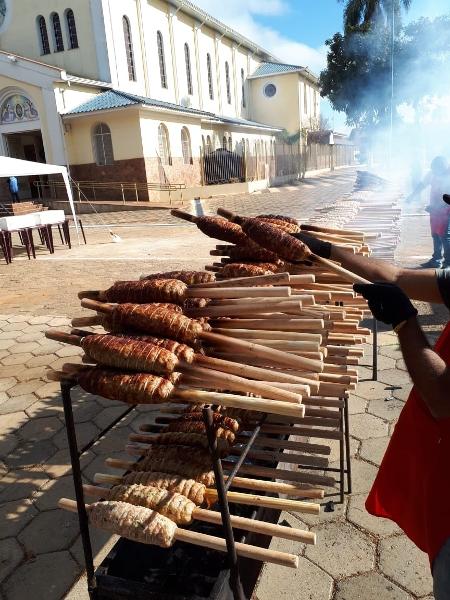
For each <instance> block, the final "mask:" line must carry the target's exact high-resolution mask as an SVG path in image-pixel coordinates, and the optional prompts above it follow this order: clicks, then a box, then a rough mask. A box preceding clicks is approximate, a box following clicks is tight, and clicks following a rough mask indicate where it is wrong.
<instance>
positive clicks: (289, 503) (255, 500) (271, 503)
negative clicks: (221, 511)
mask: <svg viewBox="0 0 450 600" xmlns="http://www.w3.org/2000/svg"><path fill="white" fill-rule="evenodd" d="M207 496H208V498H209V499H210V500H211V501H215V500H217V491H216V490H212V489H210V490H208V491H207ZM227 500H228V501H229V502H233V503H234V504H250V505H254V506H262V507H264V508H275V509H277V510H287V511H292V512H301V513H305V514H308V515H318V514H320V504H312V503H311V502H301V501H299V500H285V499H283V498H271V497H270V496H256V495H254V494H242V493H241V492H228V494H227Z"/></svg>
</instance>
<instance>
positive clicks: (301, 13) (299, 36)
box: [193, 0, 450, 131]
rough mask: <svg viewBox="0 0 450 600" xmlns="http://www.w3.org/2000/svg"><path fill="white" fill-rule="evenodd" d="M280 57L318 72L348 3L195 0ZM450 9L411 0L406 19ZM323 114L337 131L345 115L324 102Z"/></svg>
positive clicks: (431, 0)
mask: <svg viewBox="0 0 450 600" xmlns="http://www.w3.org/2000/svg"><path fill="white" fill-rule="evenodd" d="M193 1H194V3H195V4H197V5H198V6H200V7H202V8H204V9H205V10H207V11H208V12H209V13H211V14H212V15H214V16H215V17H217V18H218V19H221V20H222V21H224V22H225V23H227V24H228V25H230V26H231V27H233V28H234V29H236V30H237V31H239V32H240V33H242V34H243V35H246V36H247V37H249V38H250V39H251V40H253V41H255V42H257V43H258V44H260V45H261V46H262V47H263V48H266V49H267V50H269V51H270V52H271V53H273V54H274V55H275V56H277V57H278V58H279V59H280V60H283V61H285V62H288V63H292V64H298V65H302V66H307V67H309V68H310V69H311V70H312V71H313V72H315V73H317V74H318V73H320V71H321V69H323V67H324V66H325V65H326V50H327V49H326V46H325V40H326V39H328V38H329V37H331V36H332V35H333V34H334V33H336V32H337V31H340V30H341V29H342V14H343V9H344V4H343V3H341V2H338V0H193ZM449 12H450V0H412V7H411V9H410V12H409V14H408V15H405V21H409V20H415V19H417V18H420V17H421V16H429V17H435V16H437V15H440V14H444V13H449ZM322 114H324V115H325V116H326V117H328V118H329V120H330V122H331V124H332V125H334V128H335V129H336V130H341V131H342V130H345V129H346V128H345V117H344V116H343V115H342V114H339V113H334V112H333V111H332V109H331V107H330V106H329V104H328V102H326V101H323V102H322Z"/></svg>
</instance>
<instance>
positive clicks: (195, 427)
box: [166, 420, 235, 445]
mask: <svg viewBox="0 0 450 600" xmlns="http://www.w3.org/2000/svg"><path fill="white" fill-rule="evenodd" d="M166 431H168V432H169V431H172V432H179V433H188V434H190V433H193V434H203V435H204V434H206V427H205V424H204V423H203V422H202V421H183V420H176V421H173V422H172V423H169V425H168V426H167V429H166ZM215 434H216V438H217V439H218V440H219V439H223V440H224V441H226V442H227V443H228V444H229V445H232V444H233V443H234V440H235V435H234V433H233V432H232V431H230V430H229V429H225V428H223V427H216V428H215ZM189 445H190V444H189Z"/></svg>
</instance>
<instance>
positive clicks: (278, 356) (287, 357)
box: [199, 332, 323, 373]
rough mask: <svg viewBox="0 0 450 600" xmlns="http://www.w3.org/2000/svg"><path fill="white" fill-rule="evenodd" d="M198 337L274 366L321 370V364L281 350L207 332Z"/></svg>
mask: <svg viewBox="0 0 450 600" xmlns="http://www.w3.org/2000/svg"><path fill="white" fill-rule="evenodd" d="M199 337H200V339H202V340H204V341H207V342H212V343H214V344H215V343H217V344H219V345H220V346H223V347H228V348H234V349H237V350H241V351H244V353H248V354H251V355H253V356H256V357H259V358H265V359H267V360H269V361H272V362H274V363H275V364H280V365H284V366H291V367H294V368H297V369H302V368H304V369H308V370H310V371H313V372H318V373H319V372H321V371H322V369H323V363H322V362H321V361H318V360H312V359H310V358H303V357H301V356H294V355H292V354H288V353H287V352H282V351H281V350H275V349H273V348H268V347H267V346H263V345H260V344H253V343H250V342H244V341H242V340H239V339H235V338H228V337H226V336H223V335H220V334H217V333H209V332H203V333H201V334H200V336H199Z"/></svg>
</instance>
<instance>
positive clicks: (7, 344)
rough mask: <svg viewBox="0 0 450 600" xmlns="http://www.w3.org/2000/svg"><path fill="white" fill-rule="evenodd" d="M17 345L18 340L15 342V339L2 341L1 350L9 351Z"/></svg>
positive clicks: (0, 340)
mask: <svg viewBox="0 0 450 600" xmlns="http://www.w3.org/2000/svg"><path fill="white" fill-rule="evenodd" d="M15 345H16V340H14V339H8V340H2V339H0V350H8V349H9V348H11V346H15Z"/></svg>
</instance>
